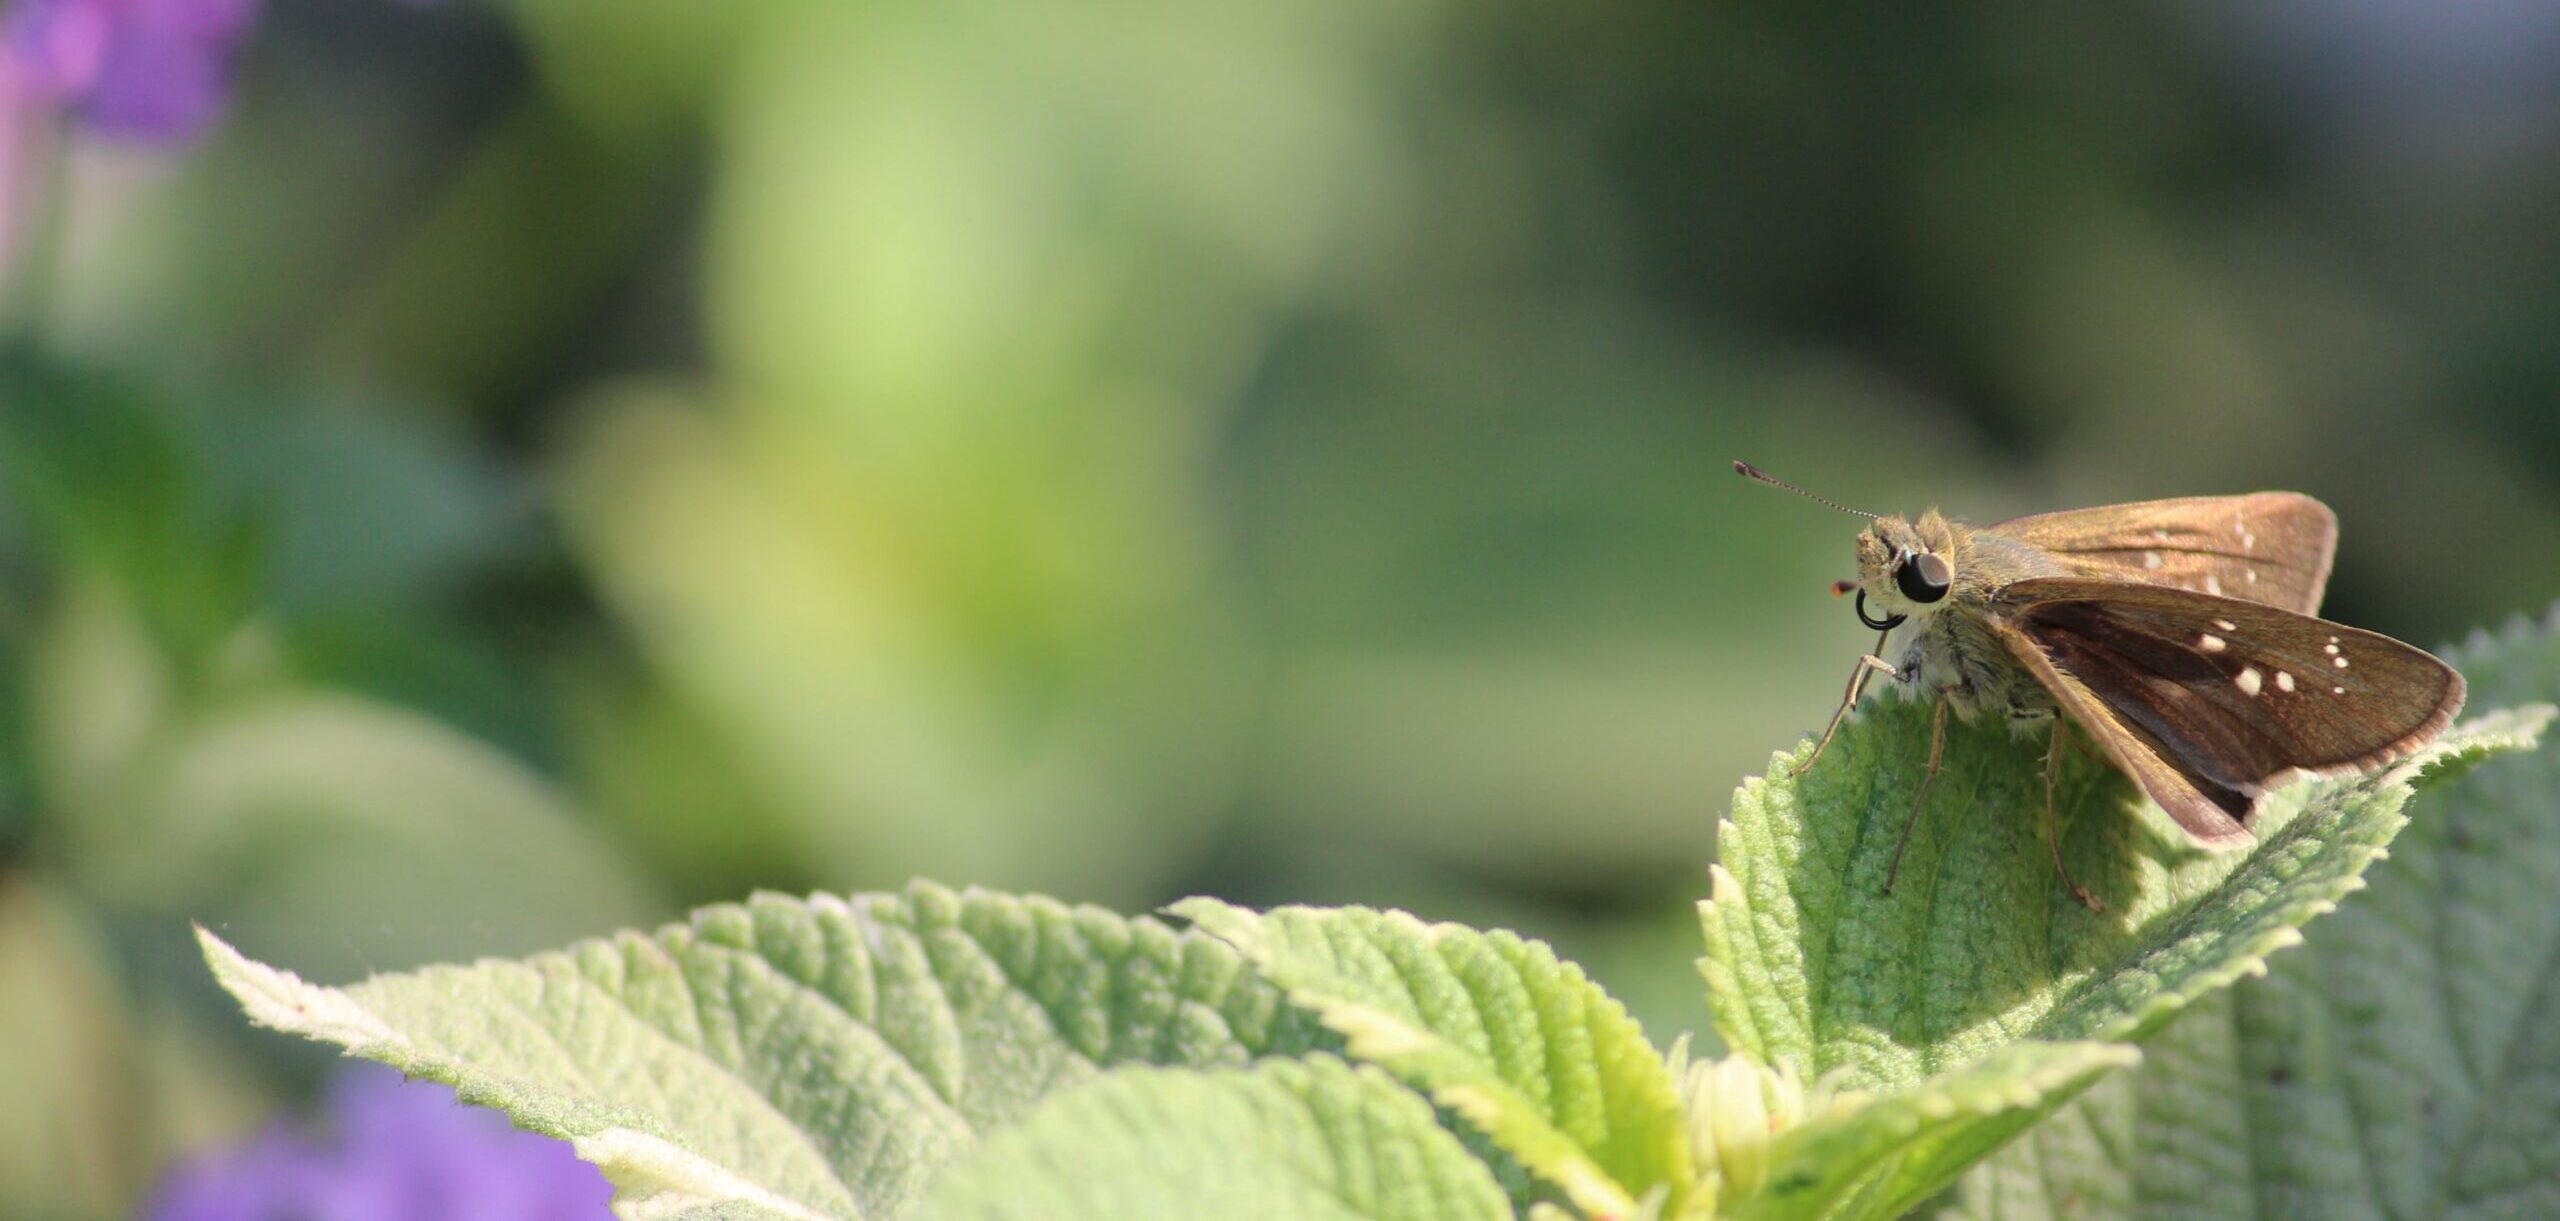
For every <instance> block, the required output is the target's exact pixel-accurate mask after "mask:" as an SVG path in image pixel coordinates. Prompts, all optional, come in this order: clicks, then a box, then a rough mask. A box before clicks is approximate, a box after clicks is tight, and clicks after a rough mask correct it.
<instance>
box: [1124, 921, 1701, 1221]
mask: <svg viewBox="0 0 2560 1221" xmlns="http://www.w3.org/2000/svg"><path fill="white" fill-rule="evenodd" d="M1170 910H1172V911H1173V912H1174V913H1175V914H1177V915H1180V916H1183V917H1185V918H1187V919H1189V920H1191V921H1192V922H1193V923H1194V924H1195V925H1196V926H1198V927H1199V928H1200V929H1201V930H1203V931H1205V932H1207V933H1209V934H1211V935H1213V936H1216V937H1218V938H1220V939H1222V940H1224V941H1226V942H1227V943H1229V944H1231V945H1233V946H1235V947H1236V948H1237V949H1238V950H1240V951H1242V952H1243V953H1244V955H1245V956H1246V957H1247V958H1248V959H1250V960H1251V961H1252V962H1253V963H1254V965H1255V966H1256V967H1258V968H1259V969H1260V970H1261V971H1262V973H1263V974H1264V975H1265V976H1266V977H1267V978H1269V979H1271V980H1272V981H1273V982H1275V983H1277V984H1279V985H1281V986H1282V987H1285V988H1287V989H1288V990H1289V995H1290V997H1291V999H1292V1000H1294V1001H1296V1002H1297V1003H1299V1004H1301V1005H1304V1006H1306V1007H1308V1008H1309V1009H1311V1010H1313V1011H1315V1012H1316V1013H1318V1014H1320V1015H1321V1016H1322V1017H1323V1019H1324V1021H1325V1023H1326V1025H1328V1026H1331V1027H1332V1028H1333V1029H1334V1030H1336V1031H1338V1032H1340V1033H1341V1034H1343V1035H1344V1036H1345V1037H1347V1038H1348V1039H1349V1041H1350V1052H1351V1054H1352V1055H1353V1056H1355V1057H1357V1058H1360V1059H1364V1060H1369V1061H1371V1062H1374V1063H1376V1064H1379V1065H1381V1066H1383V1067H1384V1068H1386V1069H1387V1070H1388V1071H1390V1072H1393V1073H1395V1074H1396V1075H1397V1076H1399V1077H1402V1078H1404V1079H1405V1080H1407V1081H1410V1082H1412V1083H1414V1084H1415V1085H1417V1086H1419V1087H1421V1088H1423V1089H1425V1090H1427V1091H1429V1092H1430V1093H1431V1095H1432V1096H1433V1098H1435V1099H1436V1100H1438V1101H1439V1102H1440V1103H1441V1104H1442V1105H1445V1106H1447V1107H1449V1108H1450V1109H1451V1110H1453V1111H1456V1112H1457V1113H1459V1114H1460V1115H1462V1116H1465V1117H1466V1118H1467V1120H1468V1121H1469V1122H1470V1123H1472V1124H1473V1125H1475V1126H1476V1127H1477V1128H1478V1129H1479V1130H1481V1131H1482V1132H1483V1133H1484V1134H1485V1136H1486V1137H1487V1138H1488V1139H1490V1140H1491V1141H1492V1142H1493V1143H1494V1144H1495V1146H1497V1147H1498V1148H1500V1149H1502V1150H1503V1151H1504V1152H1506V1153H1508V1154H1510V1155H1511V1156H1512V1157H1514V1158H1516V1159H1518V1160H1519V1162H1520V1163H1521V1165H1523V1166H1525V1167H1527V1168H1528V1169H1529V1170H1530V1171H1531V1172H1532V1173H1535V1174H1537V1175H1539V1176H1540V1177H1542V1178H1545V1179H1547V1180H1548V1181H1549V1182H1552V1183H1554V1184H1556V1185H1557V1186H1558V1187H1560V1188H1561V1189H1563V1191H1564V1192H1565V1194H1566V1195H1567V1196H1568V1197H1570V1198H1571V1199H1573V1200H1574V1201H1575V1203H1576V1204H1578V1205H1579V1206H1580V1207H1581V1208H1582V1209H1583V1210H1584V1211H1585V1212H1586V1213H1591V1214H1595V1215H1600V1214H1614V1215H1621V1216H1623V1215H1625V1214H1626V1213H1628V1212H1629V1211H1631V1210H1632V1209H1633V1207H1634V1201H1635V1200H1636V1199H1638V1198H1641V1197H1642V1196H1644V1195H1645V1194H1646V1193H1647V1192H1649V1191H1652V1190H1654V1189H1656V1188H1661V1189H1663V1190H1665V1191H1667V1192H1669V1193H1670V1196H1671V1203H1672V1205H1673V1206H1674V1207H1676V1206H1677V1204H1678V1197H1680V1196H1681V1195H1682V1194H1684V1193H1685V1192H1686V1191H1687V1190H1688V1187H1689V1180H1690V1166H1689V1151H1688V1145H1687V1138H1686V1136H1685V1135H1684V1134H1683V1132H1684V1130H1683V1128H1682V1124H1681V1118H1680V1108H1679V1103H1678V1102H1677V1100H1676V1099H1675V1098H1674V1096H1673V1091H1672V1083H1671V1079H1670V1077H1669V1075H1668V1074H1667V1073H1666V1072H1665V1070H1664V1067H1663V1061H1662V1056H1661V1053H1659V1052H1657V1051H1656V1050H1655V1049H1654V1048H1653V1046H1652V1044H1650V1043H1648V1042H1646V1041H1645V1037H1644V1032H1643V1030H1642V1029H1641V1028H1639V1027H1638V1026H1637V1024H1636V1022H1635V1019H1633V1018H1631V1017H1629V1016H1628V1015H1627V1012H1626V1009H1625V1008H1624V1007H1623V1006H1621V1005H1619V1004H1618V1002H1617V1001H1615V1000H1613V999H1611V998H1610V996H1609V994H1608V993H1606V992H1604V991H1602V990H1601V988H1600V986H1599V985H1598V984H1596V983H1593V982H1592V981H1591V980H1590V978H1589V977H1588V976H1586V975H1584V974H1583V972H1582V969H1581V968H1579V967H1577V966H1575V965H1573V964H1572V963H1569V962H1564V961H1562V960H1560V959H1558V958H1557V957H1556V956H1555V953H1554V951H1552V950H1550V949H1548V948H1547V946H1546V945H1545V944H1544V943H1542V942H1537V941H1530V940H1525V939H1523V938H1520V937H1517V936H1514V935H1512V934H1510V933H1506V932H1501V931H1494V932H1480V931H1477V930H1475V929H1470V928H1466V927H1464V926H1461V925H1455V924H1433V923H1428V922H1426V921H1423V920H1420V919H1418V918H1416V917H1414V916H1411V915H1408V914H1406V913H1403V912H1392V911H1389V912H1381V911H1372V910H1369V909H1366V908H1304V907H1288V908H1280V909H1277V910H1275V911H1272V912H1269V913H1265V914H1256V913H1254V912H1250V911H1247V910H1245V909H1243V908H1239V907H1234V906H1230V905H1228V904H1225V903H1220V902H1218V901H1216V900H1213V899H1187V900H1184V901H1183V902H1181V903H1179V904H1176V905H1174V907H1173V908H1171V909H1170Z"/></svg>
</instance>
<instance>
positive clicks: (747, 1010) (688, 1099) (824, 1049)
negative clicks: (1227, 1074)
mask: <svg viewBox="0 0 2560 1221" xmlns="http://www.w3.org/2000/svg"><path fill="white" fill-rule="evenodd" d="M199 936H200V937H201V939H202V940H203V942H204V946H205V951H206V956H207V959H208V960H209V961H210V962H211V963H212V965H213V968H214V973H215V975H216V976H217V978H219V979H220V980H221V982H222V983H223V985H224V986H225V987H226V988H228V989H230V991H231V993H232V994H233V996H234V997H236V998H238V999H239V1001H240V1002H241V1004H242V1006H243V1007H244V1008H246V1009H247V1010H248V1013H249V1016H250V1017H251V1018H252V1019H254V1020H256V1021H257V1022H259V1023H260V1024H263V1025H267V1026H272V1027H275V1028H277V1029H280V1030H285V1031H289V1032H292V1033H296V1034H301V1035H304V1036H306V1037H310V1038H314V1039H319V1040H322V1041H326V1042H331V1043H336V1044H338V1045H339V1046H341V1047H344V1048H346V1049H347V1050H348V1051H350V1052H352V1053H353V1054H355V1055H358V1056H362V1057H364V1058H366V1059H371V1060H378V1061H381V1062H383V1063H385V1064H389V1065H391V1066H392V1067H394V1068H398V1069H400V1070H401V1071H403V1072H406V1073H409V1074H411V1075H414V1076H420V1077H427V1078H431V1079H434V1080H438V1081H443V1082H445V1083H447V1084H450V1085H452V1086H453V1087H455V1089H456V1090H458V1091H459V1092H460V1093H461V1095H462V1097H463V1098H464V1099H465V1100H466V1101H469V1102H473V1103H477V1104H480V1105H484V1106H491V1107H496V1108H498V1109H499V1110H502V1111H505V1112H506V1113H507V1114H508V1115H509V1116H511V1117H512V1118H513V1119H514V1120H515V1121H516V1123H517V1124H519V1125H520V1126H523V1127H525V1128H528V1129H531V1130H533V1131H537V1132H542V1133H544V1134H547V1135H550V1136H554V1137H558V1138H561V1139H564V1140H567V1141H569V1142H571V1143H572V1144H574V1145H575V1146H576V1147H577V1148H578V1150H579V1153H580V1155H581V1156H583V1157H585V1158H586V1159H587V1160H589V1161H591V1162H594V1163H596V1164H597V1165H598V1166H600V1167H602V1168H603V1169H604V1170H605V1172H606V1175H607V1177H609V1178H611V1179H612V1180H613V1182H614V1184H615V1190H616V1196H615V1207H616V1209H617V1210H619V1212H620V1213H621V1215H624V1216H627V1217H676V1216H681V1217H694V1216H722V1217H726V1216H783V1217H858V1218H874V1217H892V1216H898V1215H900V1214H902V1213H903V1212H904V1211H906V1210H907V1208H908V1207H909V1206H910V1205H912V1204H913V1203H914V1202H915V1201H916V1199H918V1198H919V1197H920V1196H921V1195H922V1193H923V1191H924V1190H925V1187H926V1185H927V1184H928V1182H929V1181H930V1180H931V1178H932V1177H933V1175H935V1174H936V1173H937V1172H938V1171H939V1170H941V1169H942V1168H943V1167H944V1166H946V1165H948V1164H950V1163H951V1162H953V1161H955V1160H956V1159H958V1158H959V1157H961V1156H962V1155H964V1154H965V1153H967V1152H968V1151H969V1150H970V1149H971V1148H972V1147H973V1146H974V1145H975V1144H976V1142H977V1141H978V1140H979V1139H980V1138H981V1137H982V1136H983V1135H984V1134H986V1133H988V1132H990V1131H992V1130H995V1129H998V1128H1001V1127H1003V1126H1005V1125H1008V1124H1010V1123H1013V1122H1014V1121H1016V1120H1018V1119H1020V1118H1021V1117H1022V1116H1023V1115H1025V1114H1026V1113H1028V1112H1029V1111H1030V1110H1031V1109H1032V1108H1033V1106H1034V1105H1036V1104H1037V1103H1038V1102H1039V1101H1040V1100H1041V1099H1043V1098H1045V1097H1046V1096H1048V1095H1049V1094H1050V1093H1051V1092H1053V1091H1056V1090H1059V1089H1061V1088H1064V1087H1067V1086H1071V1085H1075V1084H1077V1083H1080V1082H1082V1081H1085V1080H1087V1079H1089V1078H1091V1077H1093V1076H1095V1075H1096V1074H1097V1072H1098V1071H1099V1070H1101V1069H1104V1068H1109V1067H1112V1066H1117V1065H1171V1066H1180V1067H1186V1068H1203V1067H1215V1066H1233V1065H1241V1064H1244V1063H1246V1062H1247V1061H1248V1060H1250V1059H1251V1058H1252V1057H1254V1056H1257V1055H1261V1054H1265V1053H1273V1054H1292V1053H1297V1052H1302V1051H1304V1050H1306V1049H1307V1048H1308V1047H1310V1046H1311V1045H1312V1044H1313V1042H1315V1041H1317V1040H1320V1039H1322V1038H1324V1037H1325V1036H1324V1035H1323V1032H1322V1031H1321V1030H1319V1029H1317V1028H1316V1027H1315V1026H1314V1024H1313V1022H1312V1021H1311V1020H1309V1019H1308V1018H1307V1017H1306V1016H1305V1015H1303V1014H1302V1013H1300V1012H1299V1011H1297V1010H1295V1009H1292V1008H1291V1007H1289V1006H1288V1005H1286V1004H1285V1003H1284V1002H1283V1000H1282V998H1281V996H1280V994H1279V992H1278V990H1277V989H1275V988H1272V987H1271V986H1270V985H1268V984H1266V983H1264V982H1262V981H1261V980H1260V979H1259V978H1257V977H1256V976H1254V975H1253V974H1252V973H1251V972H1250V971H1249V970H1248V969H1247V968H1246V966H1245V964H1244V962H1243V961H1242V959H1241V958H1240V957H1239V956H1238V955H1237V954H1236V953H1235V952H1234V951H1233V950H1232V949H1230V948H1228V947H1227V946H1225V945H1224V944H1221V943H1219V942H1217V941H1215V940H1212V939H1210V938H1206V937H1201V936H1197V935H1194V934H1189V933H1177V932H1175V931H1173V930H1171V929H1169V928H1167V927H1165V926H1164V925H1162V924H1160V923H1157V922H1155V921H1152V920H1144V919H1139V920H1128V919H1123V918H1121V917H1118V916H1114V915H1110V914H1108V913H1105V912H1101V911H1097V910H1093V909H1089V908H1069V907H1066V906H1064V905H1061V904H1057V903H1053V902H1049V901H1046V900H1040V899H1021V898H1012V897H1006V896H1000V895H992V894H985V893H978V892H970V893H965V894H962V893H953V892H951V891H947V890H943V889H940V888H938V887H933V886H929V885H923V884H918V885H915V886H911V887H909V888H908V889H907V890H906V891H904V892H903V893H900V894H896V895H860V896H854V897H852V898H851V899H842V898H835V897H830V896H819V897H817V898H813V899H809V900H806V901H802V900H794V899H784V898H780V897H773V896H761V897H758V898H755V899H752V900H750V901H748V902H746V903H743V904H733V905H723V906H718V907H710V908H705V909H703V910H701V911H698V912H696V913H694V914H693V916H692V917H691V918H690V919H689V920H687V921H685V922H682V923H678V924H673V925H669V926H666V927H664V928H661V929H659V930H658V931H657V932H656V933H654V934H641V933H624V934H619V935H616V936H613V937H610V938H603V939H598V940H594V941H588V942H583V943H580V944H578V945H575V946H572V947H570V948H569V949H566V950H562V951H558V952H555V953H547V954H540V955H535V956H533V957H530V958H526V959H523V960H519V961H487V962H481V963H477V964H474V965H470V966H448V967H433V968H428V969H426V970H422V971H417V972H412V973H405V974H397V975H384V976H377V977H375V978H373V979H370V980H367V981H365V982H363V983H360V984H355V985H352V986H349V987H345V988H326V987H319V986H315V985H312V984H308V983H305V982H303V981H302V980H300V979H297V978H295V977H294V976H292V975H291V974H289V973H287V972H283V971H279V970H276V969H275V968H272V967H268V966H265V965H262V964H259V963H256V962H253V961H251V960H250V959H248V958H246V957H244V956H242V955H240V954H239V953H238V952H237V951H234V950H232V949H231V948H230V947H229V946H227V945H225V944H223V943H222V942H221V941H219V940H218V939H216V938H214V937H212V936H211V935H210V934H204V933H201V932H200V934H199ZM705 1210H710V1211H705Z"/></svg>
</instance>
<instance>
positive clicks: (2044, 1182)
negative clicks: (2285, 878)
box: [1946, 618, 2560, 1218]
mask: <svg viewBox="0 0 2560 1221" xmlns="http://www.w3.org/2000/svg"><path fill="white" fill-rule="evenodd" d="M2449 660H2451V661H2453V662H2454V663H2455V664H2456V665H2458V666H2459V667H2460V668H2461V669H2462V671H2463V673H2464V675H2465V676H2466V677H2467V678H2469V679H2470V681H2471V689H2472V693H2473V694H2472V698H2473V699H2474V700H2475V701H2477V702H2479V703H2481V704H2483V705H2485V706H2491V707H2494V706H2497V705H2501V704H2522V703H2523V702H2525V701H2533V700H2553V699H2556V698H2560V618H2554V619H2552V620H2547V621H2546V622H2545V623H2543V624H2541V625H2528V624H2525V623H2523V622H2521V621H2519V622H2518V623H2516V624H2514V625H2512V626H2510V627H2509V628H2507V629H2506V630H2505V631H2503V632H2501V633H2499V634H2497V635H2496V636H2494V637H2493V636H2489V635H2486V634H2483V635H2479V636H2475V637H2473V639H2472V640H2471V641H2470V642H2469V643H2468V644H2466V645H2465V646H2464V647H2463V648H2461V649H2460V650H2458V651H2456V652H2454V653H2453V654H2452V655H2451V656H2450V657H2449ZM2365 880H2366V882H2367V883H2369V886H2368V889H2366V891H2365V892H2364V893H2361V894H2357V895H2355V896H2353V897H2352V898H2350V899H2348V900H2347V901H2346V902H2345V903H2343V904H2341V905H2340V907H2339V909H2338V912H2337V914H2336V915H2334V916H2332V917H2330V918H2329V919H2327V920H2323V921H2322V922H2321V923H2320V925H2319V926H2318V927H2317V928H2316V929H2314V930H2313V931H2312V933H2311V936H2310V937H2309V939H2308V941H2307V943H2306V944H2305V945H2304V947H2303V948H2302V949H2300V950H2298V951H2296V952H2294V953H2290V954H2284V955H2280V956H2278V957H2277V958H2275V959H2274V960H2273V961H2272V962H2271V963H2270V964H2269V965H2270V970H2269V972H2268V974H2267V976H2266V978H2264V979H2256V980H2248V981H2244V982H2242V983H2241V984H2240V985H2239V986H2238V987H2236V988H2234V989H2232V990H2231V991H2230V992H2229V993H2228V994H2227V995H2225V996H2221V997H2216V998H2213V999H2212V1001H2210V1002H2209V1003H2207V1004H2204V1005H2200V1006H2198V1007H2197V1010H2196V1012H2194V1013H2192V1014H2190V1015H2188V1016H2185V1017H2182V1018H2180V1019H2178V1021H2177V1022H2176V1024H2174V1025H2172V1026H2171V1027H2170V1028H2169V1029H2168V1030H2167V1031H2165V1032H2163V1034H2162V1035H2161V1036H2160V1037H2159V1038H2158V1039H2155V1040H2153V1041H2152V1043H2151V1045H2150V1059H2149V1062H2148V1063H2147V1064H2146V1065H2145V1066H2144V1067H2143V1069H2142V1070H2141V1071H2139V1072H2137V1073H2133V1074H2128V1075H2124V1076H2122V1077H2119V1078H2117V1079H2115V1080H2112V1081H2108V1082H2106V1083H2104V1084H2102V1085H2100V1086H2099V1087H2098V1088H2096V1089H2095V1090H2093V1091H2091V1092H2090V1094H2089V1095H2088V1096H2087V1097H2086V1098H2084V1099H2082V1100H2081V1101H2080V1102H2079V1103H2077V1104H2075V1105H2073V1106H2072V1107H2070V1108H2069V1109H2067V1110H2066V1111H2065V1112H2064V1113H2063V1114H2062V1115H2060V1116H2057V1117H2056V1119H2055V1121H2054V1122H2053V1123H2051V1124H2048V1125H2046V1126H2044V1127H2041V1128H2038V1129H2037V1130H2036V1131H2035V1132H2034V1133H2032V1134H2031V1135H2030V1136H2029V1137H2028V1138H2027V1139H2025V1140H2022V1141H2020V1142H2019V1143H2018V1144H2017V1145H2016V1146H2015V1147H2013V1148H2012V1149H2010V1150H2007V1151H2005V1152H2003V1153H2002V1154H2001V1155H2000V1156H1998V1157H1996V1158H1994V1159H1992V1160H1991V1161H1990V1162H1988V1163H1986V1164H1985V1165H1984V1166H1982V1167H1980V1168H1979V1169H1977V1170H1976V1171H1975V1172H1973V1173H1972V1174H1970V1175H1968V1176H1966V1178H1965V1180H1964V1182H1963V1184H1962V1186H1961V1188H1960V1189H1959V1191H1958V1192H1957V1193H1955V1195H1954V1197H1953V1198H1952V1200H1950V1201H1949V1202H1948V1206H1947V1209H1946V1211H1947V1212H1949V1213H1952V1214H1955V1215H1961V1216H1980V1217H1986V1218H1988V1217H2015V1216H2040V1215H2048V1214H2052V1213H2057V1212H2063V1211H2066V1210H2067V1211H2069V1212H2071V1213H2072V1214H2073V1215H2081V1216H2090V1217H2125V1216H2138V1215H2140V1216H2154V1215H2156V1216H2180V1217H2205V1218H2212V1217H2224V1216H2228V1217H2251V1216H2317V1217H2348V1218H2355V1217H2372V1218H2434V1217H2465V1218H2486V1217H2545V1216H2560V904H2555V903H2554V902H2553V901H2552V896H2553V895H2555V894H2560V754H2555V753H2553V752H2549V751H2543V752H2539V753H2535V754H2530V755H2521V756H2518V757H2513V758H2503V759H2491V760H2488V761H2486V762H2485V763H2483V764H2481V766H2479V767H2478V768H2476V769H2474V770H2472V771H2470V772H2468V773H2467V774H2464V775H2462V776H2460V777H2459V778H2457V779H2452V780H2449V781H2447V782H2446V783H2443V784H2440V785H2436V786H2433V787H2430V788H2429V789H2428V790H2427V791H2425V792H2424V793H2421V794H2420V795H2419V797H2418V799H2417V801H2416V802H2415V803H2414V804H2413V805H2412V807H2411V816H2410V821H2409V826H2408V829H2407V830H2406V831H2404V832H2402V833H2401V835H2400V837H2399V838H2398V839H2397V840H2395V841H2393V843H2392V845H2391V853H2390V856H2389V858H2388V859H2386V860H2384V861H2382V862H2380V863H2379V864H2376V865H2375V866H2374V867H2373V868H2372V869H2371V870H2370V871H2369V872H2367V874H2366V875H2365Z"/></svg>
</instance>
